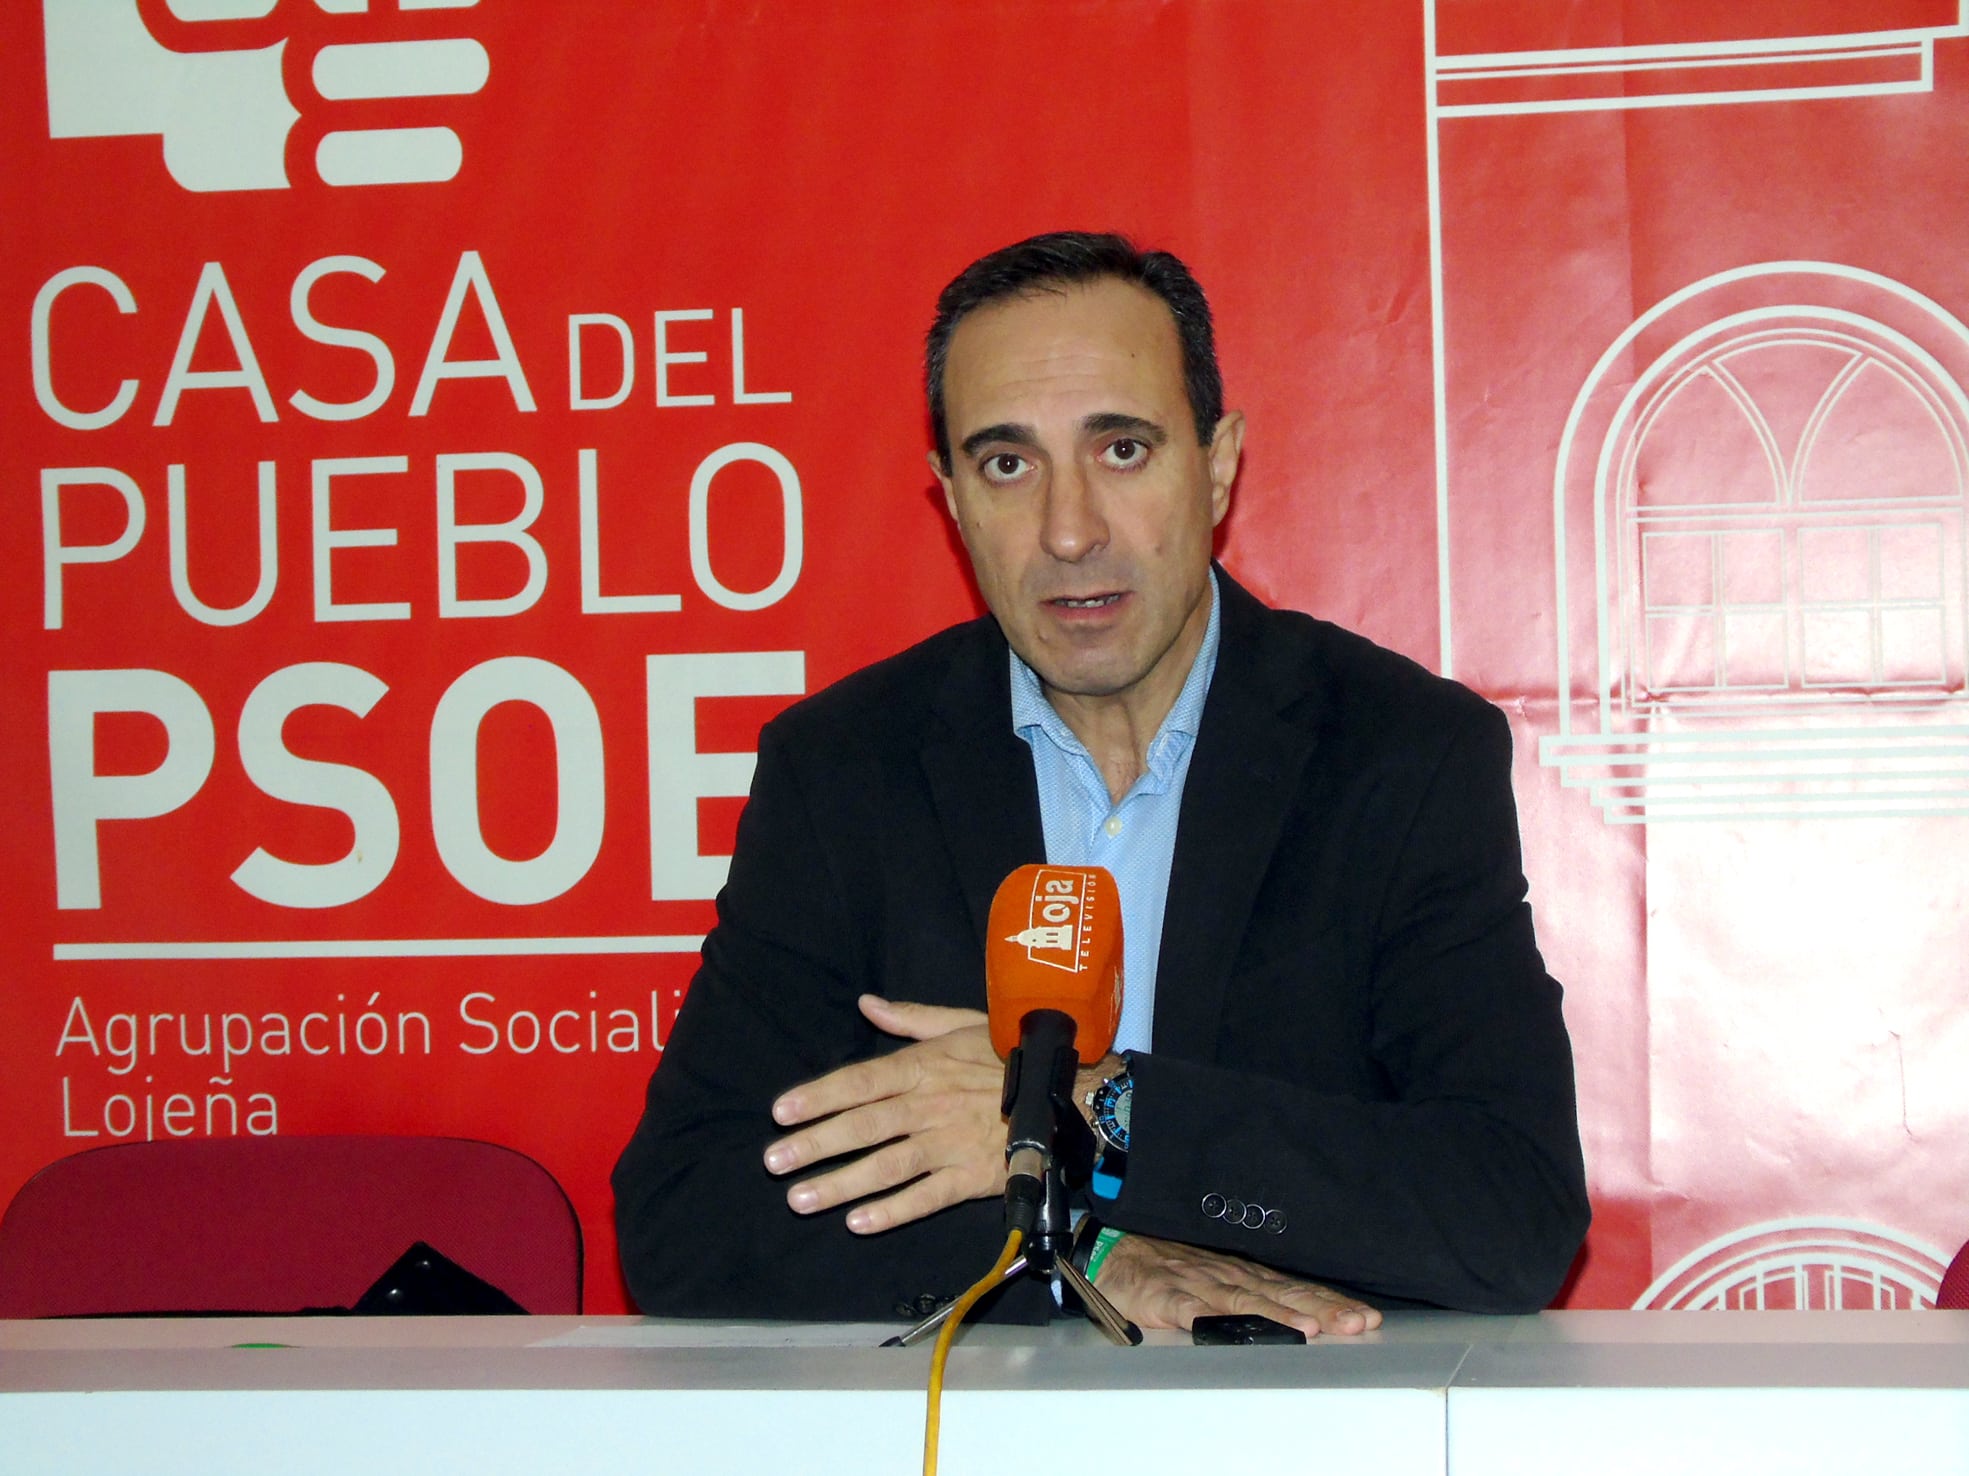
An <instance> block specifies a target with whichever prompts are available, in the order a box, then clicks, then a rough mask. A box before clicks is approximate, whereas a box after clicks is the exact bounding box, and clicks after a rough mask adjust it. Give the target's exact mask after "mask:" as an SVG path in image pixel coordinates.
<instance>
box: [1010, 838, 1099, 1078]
mask: <svg viewBox="0 0 1969 1476" xmlns="http://www.w3.org/2000/svg"><path fill="white" fill-rule="evenodd" d="M1121 985H1122V979H1121V892H1120V889H1119V888H1118V887H1116V885H1115V880H1114V877H1113V875H1112V874H1111V873H1110V872H1109V871H1108V870H1107V869H1106V868H1105V867H1100V866H1045V865H1028V866H1021V867H1020V868H1019V869H1018V870H1017V871H1015V872H1013V873H1012V874H1011V875H1010V876H1008V877H1006V878H1005V880H1004V881H1003V882H1001V883H1000V884H999V887H998V895H997V896H995V897H993V898H992V901H991V921H990V929H989V932H988V934H987V936H986V939H985V995H986V998H987V999H988V1001H989V1003H990V1010H991V1046H992V1049H993V1050H995V1051H997V1052H998V1054H999V1055H1001V1056H1008V1055H1010V1054H1011V1052H1012V1048H1013V1047H1014V1046H1016V1045H1017V1044H1018V1043H1019V1024H1020V1022H1021V1021H1022V1020H1024V1019H1025V1017H1026V1015H1027V1014H1028V1013H1029V1012H1030V1011H1032V1010H1058V1011H1060V1012H1061V1013H1062V1014H1065V1015H1069V1016H1071V1017H1072V1018H1073V1021H1074V1026H1075V1031H1074V1049H1075V1051H1076V1052H1077V1053H1078V1054H1079V1056H1080V1059H1081V1060H1082V1061H1094V1060H1098V1059H1099V1058H1100V1057H1102V1056H1105V1055H1106V1054H1107V1053H1108V1049H1109V1047H1111V1046H1112V1045H1113V1044H1114V1032H1115V1028H1116V1026H1118V1025H1119V1024H1120V1023H1121Z"/></svg>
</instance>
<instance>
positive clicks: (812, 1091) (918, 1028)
mask: <svg viewBox="0 0 1969 1476" xmlns="http://www.w3.org/2000/svg"><path fill="white" fill-rule="evenodd" d="M860 1005H861V1012H862V1014H864V1015H865V1016H867V1017H868V1020H869V1022H870V1023H871V1024H873V1025H874V1026H876V1027H877V1028H878V1029H880V1030H882V1031H884V1032H886V1033H888V1034H890V1035H900V1036H902V1037H904V1038H905V1039H908V1040H914V1041H916V1042H917V1043H918V1044H919V1045H921V1044H925V1043H928V1042H931V1041H934V1042H936V1043H937V1045H938V1047H939V1048H938V1049H937V1050H936V1051H934V1052H929V1053H925V1052H919V1051H916V1050H915V1049H914V1048H912V1047H905V1048H904V1049H902V1050H900V1051H895V1052H892V1053H891V1054H889V1055H886V1056H876V1057H873V1058H871V1059H869V1060H866V1061H857V1062H855V1063H854V1064H853V1065H851V1066H843V1067H841V1068H840V1069H839V1070H838V1071H830V1072H828V1073H827V1075H825V1076H817V1077H815V1078H814V1079H813V1080H812V1081H807V1082H802V1083H801V1084H800V1085H799V1086H796V1087H792V1088H790V1089H788V1090H787V1091H785V1092H782V1093H781V1094H780V1095H779V1097H778V1098H777V1099H776V1100H775V1101H774V1102H773V1121H774V1122H777V1123H778V1124H779V1125H780V1126H782V1127H793V1126H796V1125H797V1124H799V1123H803V1122H812V1121H813V1120H814V1119H815V1118H817V1117H825V1116H827V1115H828V1114H829V1113H832V1112H841V1111H844V1110H846V1109H848V1108H850V1107H858V1106H860V1105H862V1104H863V1103H865V1102H874V1101H878V1100H880V1099H882V1098H884V1097H894V1096H899V1095H901V1094H903V1093H906V1092H909V1091H911V1090H913V1089H915V1088H916V1087H917V1086H918V1085H920V1084H921V1083H922V1082H923V1081H924V1080H925V1073H926V1072H934V1071H935V1070H936V1067H935V1066H934V1065H933V1064H932V1063H933V1062H942V1061H949V1062H951V1063H964V1064H968V1065H970V1066H974V1067H976V1068H978V1069H979V1070H984V1071H990V1072H993V1073H998V1079H999V1080H1002V1079H1003V1077H1002V1073H1003V1067H1002V1066H1001V1065H1000V1064H999V1061H998V1057H997V1055H996V1054H995V1053H994V1052H993V1051H992V1049H991V1038H990V1036H989V1035H988V1034H987V1032H986V1016H985V1015H984V1014H983V1012H982V1011H979V1010H959V1009H951V1008H948V1007H946V1006H943V1005H923V1004H911V1003H908V1002H906V1001H902V1000H889V999H884V998H882V997H881V996H880V995H879V994H864V995H863V996H862V997H861V1000H860ZM847 1146H854V1145H847ZM806 1161H808V1162H811V1161H812V1160H806Z"/></svg>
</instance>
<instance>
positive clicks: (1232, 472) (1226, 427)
mask: <svg viewBox="0 0 1969 1476" xmlns="http://www.w3.org/2000/svg"><path fill="white" fill-rule="evenodd" d="M1243 456H1244V412H1243V411H1242V410H1227V411H1225V412H1224V415H1223V417H1222V418H1221V419H1220V420H1218V422H1217V428H1216V429H1215V430H1214V431H1212V432H1211V433H1210V524H1211V526H1212V527H1215V526H1216V525H1217V524H1219V523H1221V522H1223V521H1224V514H1225V513H1227V512H1229V511H1230V510H1231V485H1232V483H1234V482H1236V481H1237V469H1238V462H1239V461H1240V459H1242V457H1243Z"/></svg>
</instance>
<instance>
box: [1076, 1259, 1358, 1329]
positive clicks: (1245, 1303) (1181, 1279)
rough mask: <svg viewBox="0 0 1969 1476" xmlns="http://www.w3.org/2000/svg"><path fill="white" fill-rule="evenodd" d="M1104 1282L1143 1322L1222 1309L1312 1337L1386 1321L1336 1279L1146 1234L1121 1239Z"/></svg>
mask: <svg viewBox="0 0 1969 1476" xmlns="http://www.w3.org/2000/svg"><path fill="white" fill-rule="evenodd" d="M1100 1288H1101V1290H1102V1291H1103V1292H1105V1293H1107V1295H1108V1298H1109V1300H1110V1301H1112V1302H1113V1303H1114V1304H1115V1305H1116V1306H1117V1307H1119V1308H1120V1309H1121V1310H1122V1311H1123V1312H1124V1313H1126V1314H1127V1315H1128V1316H1129V1317H1131V1318H1133V1319H1134V1320H1135V1321H1136V1322H1137V1323H1139V1324H1140V1325H1141V1326H1143V1327H1152V1328H1187V1327H1189V1325H1190V1324H1191V1323H1192V1322H1194V1321H1195V1320H1196V1319H1197V1318H1199V1317H1207V1316H1214V1315H1219V1314H1246V1315H1254V1314H1255V1315H1256V1316H1259V1317H1269V1318H1271V1319H1272V1320H1273V1321H1275V1322H1283V1323H1285V1324H1286V1325H1287V1326H1289V1327H1296V1328H1298V1329H1299V1330H1300V1331H1301V1332H1303V1333H1305V1334H1306V1336H1308V1337H1317V1336H1319V1335H1320V1334H1322V1333H1324V1334H1327V1335H1329V1336H1332V1335H1340V1336H1351V1335H1355V1334H1359V1333H1364V1332H1371V1331H1372V1330H1373V1329H1375V1328H1377V1327H1379V1326H1380V1325H1381V1314H1380V1312H1379V1311H1377V1310H1376V1309H1375V1308H1373V1307H1370V1306H1368V1305H1367V1303H1365V1302H1362V1301H1360V1300H1359V1299H1358V1298H1355V1297H1351V1296H1348V1295H1346V1294H1345V1293H1342V1292H1337V1291H1334V1290H1333V1289H1332V1288H1331V1287H1325V1286H1320V1285H1319V1284H1317V1283H1316V1282H1311V1281H1301V1280H1299V1279H1298V1278H1296V1277H1292V1276H1287V1275H1285V1274H1284V1273H1283V1272H1279V1271H1274V1270H1272V1269H1271V1268H1270V1267H1269V1266H1261V1265H1258V1264H1257V1263H1256V1262H1252V1261H1246V1260H1243V1259H1242V1258H1240V1257H1237V1256H1230V1255H1224V1254H1221V1253H1220V1252H1217V1251H1209V1250H1203V1249H1201V1248H1199V1247H1196V1246H1188V1245H1179V1244H1177V1243H1175V1242H1173V1241H1166V1240H1157V1239H1155V1238H1153V1237H1151V1236H1146V1235H1127V1236H1123V1237H1122V1238H1121V1239H1120V1240H1119V1241H1117V1242H1115V1245H1114V1247H1113V1249H1111V1250H1110V1251H1109V1252H1108V1257H1107V1260H1106V1261H1105V1262H1103V1263H1102V1267H1101V1276H1100Z"/></svg>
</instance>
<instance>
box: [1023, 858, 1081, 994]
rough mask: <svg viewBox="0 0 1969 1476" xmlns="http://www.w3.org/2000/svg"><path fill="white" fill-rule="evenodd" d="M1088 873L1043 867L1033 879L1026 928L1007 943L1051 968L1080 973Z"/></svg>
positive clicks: (1036, 961)
mask: <svg viewBox="0 0 1969 1476" xmlns="http://www.w3.org/2000/svg"><path fill="white" fill-rule="evenodd" d="M1092 880H1093V879H1092V878H1091V877H1090V876H1089V875H1088V874H1087V873H1086V872H1084V871H1068V870H1055V869H1053V868H1051V867H1042V868H1041V869H1040V870H1039V872H1038V873H1037V874H1036V875H1035V876H1034V877H1033V883H1032V902H1031V910H1030V912H1029V914H1028V916H1027V919H1026V926H1025V927H1024V928H1022V929H1021V930H1020V931H1019V932H1017V933H1014V934H1013V935H1012V936H1011V937H1009V938H1007V939H1006V940H1005V941H1006V942H1007V943H1016V944H1018V945H1019V946H1020V947H1022V948H1024V949H1025V951H1026V957H1027V958H1028V959H1030V960H1031V961H1032V962H1034V963H1038V964H1045V965H1046V966H1047V967H1048V968H1055V969H1064V970H1066V971H1067V972H1068V973H1075V972H1077V971H1078V970H1079V969H1080V968H1081V967H1082V966H1083V965H1084V964H1085V963H1086V956H1085V955H1086V951H1087V950H1086V939H1085V937H1084V933H1085V929H1084V928H1083V927H1082V926H1081V924H1082V921H1083V920H1084V918H1085V916H1086V908H1087V891H1086V889H1087V887H1088V886H1089V885H1091V884H1092Z"/></svg>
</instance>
